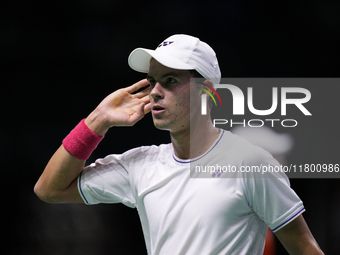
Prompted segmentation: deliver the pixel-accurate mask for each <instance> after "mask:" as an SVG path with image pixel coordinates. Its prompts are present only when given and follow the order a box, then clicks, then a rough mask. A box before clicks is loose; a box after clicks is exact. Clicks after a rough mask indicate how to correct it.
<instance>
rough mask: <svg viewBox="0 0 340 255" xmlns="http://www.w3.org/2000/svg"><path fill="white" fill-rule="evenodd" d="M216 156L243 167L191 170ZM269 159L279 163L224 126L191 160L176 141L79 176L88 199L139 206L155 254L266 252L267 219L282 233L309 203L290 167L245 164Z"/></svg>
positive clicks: (115, 158) (108, 160)
mask: <svg viewBox="0 0 340 255" xmlns="http://www.w3.org/2000/svg"><path fill="white" fill-rule="evenodd" d="M217 163H218V165H219V166H228V165H231V166H235V167H236V168H237V170H238V171H236V172H233V173H227V172H223V173H222V175H221V176H220V177H217V175H214V176H215V177H212V174H210V173H209V176H210V177H209V178H194V177H195V173H194V174H192V177H190V166H193V165H196V166H197V165H200V166H203V165H207V164H217ZM268 164H270V165H272V166H278V165H279V163H278V162H277V161H276V160H275V159H273V157H272V156H271V155H270V154H269V153H268V152H266V151H264V150H263V149H261V148H259V147H256V146H254V145H252V144H250V143H249V142H247V141H246V140H244V139H243V138H240V137H238V136H236V135H233V134H231V133H230V132H228V131H223V130H222V131H221V132H220V136H219V137H218V139H216V141H215V143H214V144H213V145H212V146H211V148H210V149H209V150H208V151H207V152H206V153H205V154H203V155H202V156H200V157H198V158H195V159H192V160H181V159H179V158H177V157H176V156H175V155H174V152H173V147H172V144H162V145H160V146H144V147H139V148H135V149H132V150H129V151H127V152H125V153H123V154H120V155H109V156H107V157H105V158H104V159H98V160H97V161H96V162H95V163H93V164H91V165H89V166H88V167H86V168H85V169H84V171H83V173H82V174H81V175H80V176H79V178H78V189H79V192H80V194H81V196H82V198H83V200H84V202H85V203H86V204H89V205H90V204H97V203H123V204H125V205H126V206H129V207H132V208H137V210H138V213H139V216H140V220H141V224H142V228H143V233H144V237H145V242H146V247H147V251H148V254H166V255H167V254H170V255H179V254H192V255H199V254H204V255H205V254H209V255H214V254H235V255H240V254H262V253H263V249H264V241H265V235H266V230H267V226H268V227H269V228H271V229H272V230H273V231H274V232H276V231H277V230H279V229H280V228H282V227H283V226H285V225H286V224H287V223H289V222H290V221H292V220H293V219H295V218H296V217H297V216H299V215H300V214H301V213H302V212H303V211H304V210H305V209H304V207H303V204H302V201H301V200H300V199H299V197H298V196H297V195H296V193H295V192H294V191H293V190H292V189H291V188H290V186H289V180H288V178H287V177H286V176H285V175H284V174H282V173H275V174H274V173H266V174H262V173H260V174H258V173H252V172H245V171H241V169H242V168H241V167H244V166H253V165H254V166H255V165H256V166H267V165H268ZM192 169H196V168H192ZM192 171H193V170H191V172H192ZM196 177H200V176H199V175H198V176H196ZM278 177H279V178H278Z"/></svg>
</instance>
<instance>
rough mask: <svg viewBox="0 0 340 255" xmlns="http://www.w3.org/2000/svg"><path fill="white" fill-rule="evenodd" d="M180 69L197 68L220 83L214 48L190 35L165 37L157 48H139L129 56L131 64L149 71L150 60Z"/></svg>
mask: <svg viewBox="0 0 340 255" xmlns="http://www.w3.org/2000/svg"><path fill="white" fill-rule="evenodd" d="M151 58H154V59H155V60H157V61H158V62H159V63H161V64H162V65H164V66H166V67H169V68H172V69H178V70H196V71H197V72H198V73H200V74H201V75H202V76H203V77H204V78H205V79H208V80H210V81H211V82H212V83H213V84H219V83H220V80H221V72H220V68H219V66H218V61H217V58H216V54H215V52H214V50H213V49H212V48H211V47H210V46H209V45H208V44H206V43H205V42H202V41H200V39H198V38H196V37H193V36H190V35H183V34H179V35H173V36H170V37H169V38H167V39H165V40H164V41H163V42H162V43H161V44H160V45H159V46H158V47H157V48H156V49H155V50H149V49H144V48H137V49H135V50H133V51H132V52H131V54H130V56H129V59H128V63H129V66H130V67H131V68H132V69H134V70H136V71H138V72H142V73H148V72H149V67H150V60H151Z"/></svg>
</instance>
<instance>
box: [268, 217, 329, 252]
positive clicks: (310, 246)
mask: <svg viewBox="0 0 340 255" xmlns="http://www.w3.org/2000/svg"><path fill="white" fill-rule="evenodd" d="M275 235H276V236H277V238H278V239H279V240H280V242H281V243H282V245H283V246H284V247H285V248H286V250H287V251H288V252H289V254H292V255H295V254H296V255H314V254H315V255H320V254H324V253H323V252H322V251H321V249H320V247H319V245H318V244H317V242H316V240H315V239H314V237H313V235H312V233H311V232H310V230H309V228H308V226H307V224H306V222H305V220H304V218H303V216H302V215H300V216H298V217H297V218H296V219H295V220H293V221H292V222H290V223H289V224H287V225H286V226H284V227H283V228H281V229H280V230H278V231H277V232H275Z"/></svg>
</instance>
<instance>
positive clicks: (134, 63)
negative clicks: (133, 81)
mask: <svg viewBox="0 0 340 255" xmlns="http://www.w3.org/2000/svg"><path fill="white" fill-rule="evenodd" d="M151 58H154V59H156V60H157V61H158V62H159V63H161V64H162V65H164V66H166V67H169V68H172V69H178V70H193V69H195V68H194V67H192V66H190V65H188V64H187V63H184V62H183V61H181V60H179V59H177V58H175V57H173V56H171V55H169V54H166V53H164V52H159V51H155V50H149V49H144V48H137V49H135V50H133V51H132V52H131V54H130V56H129V58H128V63H129V66H130V67H131V68H132V69H133V70H136V71H137V72H142V73H148V72H149V68H150V60H151Z"/></svg>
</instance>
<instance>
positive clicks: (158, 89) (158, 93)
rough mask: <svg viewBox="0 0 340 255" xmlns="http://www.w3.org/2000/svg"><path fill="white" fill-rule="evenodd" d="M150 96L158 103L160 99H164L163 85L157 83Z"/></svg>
mask: <svg viewBox="0 0 340 255" xmlns="http://www.w3.org/2000/svg"><path fill="white" fill-rule="evenodd" d="M150 96H151V97H152V98H153V99H154V100H155V101H156V100H158V99H161V98H163V96H164V94H163V89H162V85H161V84H160V83H159V82H157V83H156V84H155V86H154V87H153V88H152V89H151V91H150Z"/></svg>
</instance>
